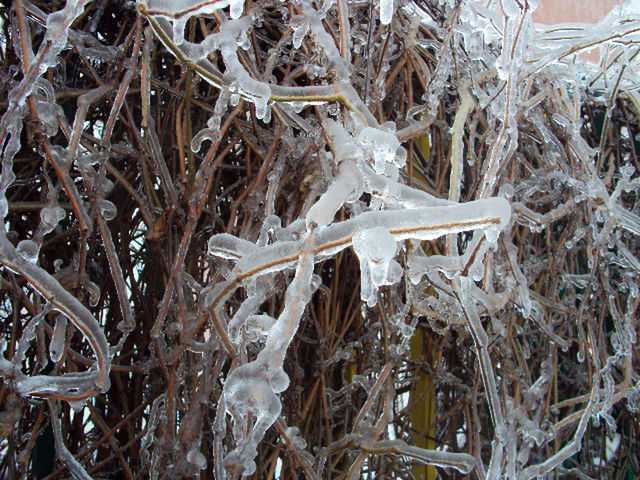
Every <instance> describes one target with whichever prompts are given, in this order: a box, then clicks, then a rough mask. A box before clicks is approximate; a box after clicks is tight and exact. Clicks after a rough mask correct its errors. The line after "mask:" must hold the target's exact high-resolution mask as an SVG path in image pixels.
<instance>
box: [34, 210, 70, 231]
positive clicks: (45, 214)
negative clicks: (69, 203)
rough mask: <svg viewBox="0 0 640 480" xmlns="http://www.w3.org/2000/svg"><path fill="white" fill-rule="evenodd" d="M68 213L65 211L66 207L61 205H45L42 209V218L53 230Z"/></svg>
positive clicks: (46, 225)
mask: <svg viewBox="0 0 640 480" xmlns="http://www.w3.org/2000/svg"><path fill="white" fill-rule="evenodd" d="M66 216H67V214H66V213H65V211H64V208H60V207H45V208H43V209H42V210H40V220H42V223H43V224H44V226H45V228H47V229H49V230H53V229H54V228H56V226H57V225H58V223H60V222H61V221H62V220H63V219H64V218H65V217H66Z"/></svg>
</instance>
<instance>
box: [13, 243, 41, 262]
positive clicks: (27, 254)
mask: <svg viewBox="0 0 640 480" xmlns="http://www.w3.org/2000/svg"><path fill="white" fill-rule="evenodd" d="M16 251H17V252H18V254H19V255H20V256H21V257H22V258H24V259H25V260H27V261H28V262H31V263H37V262H38V253H39V252H40V247H38V244H37V243H36V242H34V241H33V240H22V241H21V242H20V243H19V244H18V246H17V248H16Z"/></svg>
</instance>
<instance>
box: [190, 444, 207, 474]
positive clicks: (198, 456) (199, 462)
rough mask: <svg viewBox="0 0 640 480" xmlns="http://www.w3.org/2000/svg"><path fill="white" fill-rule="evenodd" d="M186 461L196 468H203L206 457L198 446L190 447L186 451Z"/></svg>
mask: <svg viewBox="0 0 640 480" xmlns="http://www.w3.org/2000/svg"><path fill="white" fill-rule="evenodd" d="M187 462H189V463H191V464H192V465H195V466H196V467H197V468H198V470H204V469H205V468H207V459H206V458H205V457H204V455H203V454H202V452H201V451H200V450H199V449H198V448H192V449H191V450H189V453H187Z"/></svg>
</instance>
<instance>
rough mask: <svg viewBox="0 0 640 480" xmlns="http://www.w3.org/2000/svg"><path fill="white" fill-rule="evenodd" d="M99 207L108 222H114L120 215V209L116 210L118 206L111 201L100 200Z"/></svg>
mask: <svg viewBox="0 0 640 480" xmlns="http://www.w3.org/2000/svg"><path fill="white" fill-rule="evenodd" d="M98 207H99V208H100V213H101V214H102V216H103V217H104V219H105V220H107V221H109V220H113V219H114V218H116V215H117V214H118V209H117V208H116V206H115V205H114V204H113V203H111V202H110V201H109V200H105V199H104V198H100V199H98Z"/></svg>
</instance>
